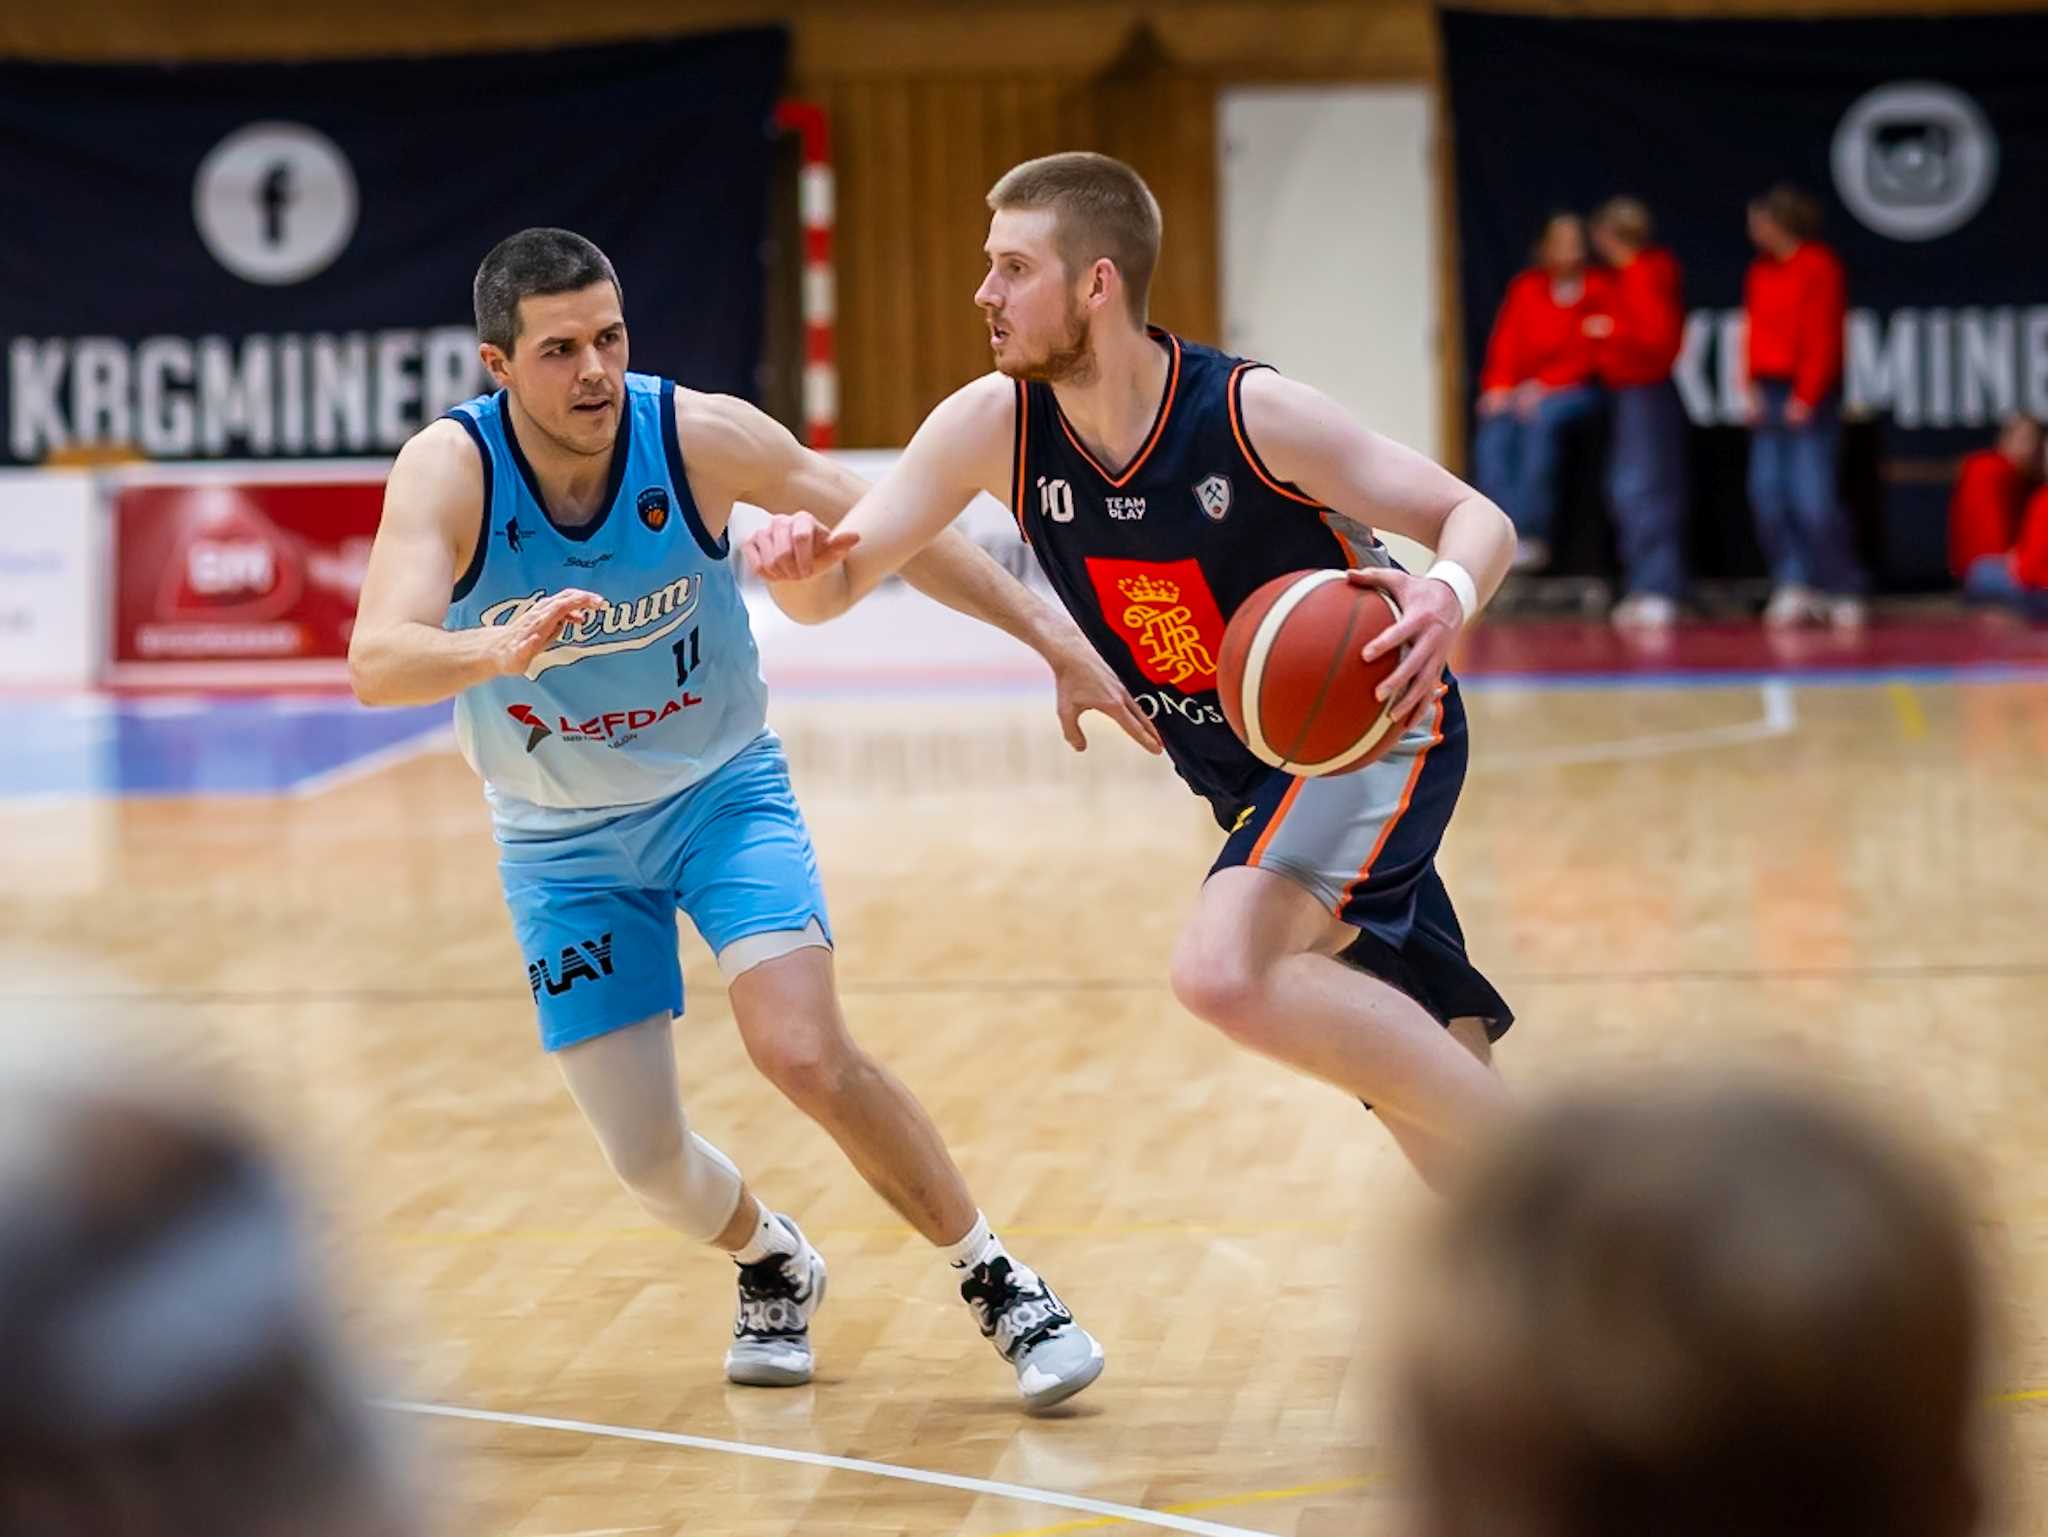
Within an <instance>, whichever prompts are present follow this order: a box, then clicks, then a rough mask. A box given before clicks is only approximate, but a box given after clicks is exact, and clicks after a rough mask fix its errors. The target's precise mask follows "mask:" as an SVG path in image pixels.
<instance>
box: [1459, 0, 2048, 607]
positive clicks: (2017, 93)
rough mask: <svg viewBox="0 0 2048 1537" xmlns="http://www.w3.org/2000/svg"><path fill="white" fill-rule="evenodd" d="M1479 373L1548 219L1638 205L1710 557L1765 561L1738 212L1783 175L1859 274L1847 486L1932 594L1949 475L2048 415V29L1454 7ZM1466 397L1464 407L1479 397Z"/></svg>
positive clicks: (1963, 21)
mask: <svg viewBox="0 0 2048 1537" xmlns="http://www.w3.org/2000/svg"><path fill="white" fill-rule="evenodd" d="M1442 21H1443V37H1444V54H1445V63H1446V67H1447V73H1448V79H1449V89H1450V105H1451V120H1452V123H1453V125H1454V128H1453V132H1454V133H1455V135H1456V167H1457V209H1458V234H1459V244H1460V251H1461V255H1462V260H1463V270H1462V274H1461V282H1462V288H1461V300H1462V312H1463V320H1464V331H1465V350H1466V360H1467V369H1468V382H1470V381H1472V380H1476V379H1477V377H1478V372H1479V358H1480V356H1481V354H1482V352H1483V350H1484V348H1485V344H1486V338H1487V333H1488V329H1489V327H1490V326H1491V325H1492V323H1493V317H1494V312H1495V309H1496V307H1497V306H1498V305H1499V303H1500V299H1501V295H1502V293H1503V291H1504V290H1505V289H1506V287H1507V284H1508V280H1509V279H1510V278H1511V277H1513V276H1514V274H1515V273H1516V272H1517V271H1519V270H1520V269H1521V268H1522V267H1524V266H1525V265H1527V261H1528V251H1529V246H1530V243H1531V241H1532V240H1533V239H1534V238H1535V236H1536V234H1537V231H1538V229H1539V227H1540V226H1541V225H1542V223H1543V220H1544V218H1545V216H1546V215H1547V214H1548V213H1550V212H1551V211H1552V210H1554V209H1559V208H1568V209H1575V210H1578V211H1580V212H1589V211H1591V210H1592V209H1593V208H1594V207H1595V206H1597V205H1598V204H1599V203H1600V202H1601V201H1603V200H1604V199H1606V198H1607V197H1609V196H1611V195H1614V194H1616V193H1626V194H1629V195H1632V196H1636V197H1640V198H1642V199H1644V200H1645V201H1646V202H1647V203H1648V204H1649V205H1650V207H1651V209H1652V210H1653V212H1654V213H1655V215H1656V218H1657V221H1658V225H1659V238H1660V239H1661V240H1662V241H1663V242H1664V243H1666V244H1668V245H1669V246H1671V247H1672V249H1673V250H1674V251H1675V253H1676V254H1677V256H1678V258H1679V260H1680V262H1681V263H1683V265H1684V268H1685V275H1686V298H1687V303H1688V308H1689V310H1690V312H1691V313H1690V317H1689V324H1688V328H1687V333H1686V346H1685V352H1684V355H1683V356H1682V357H1681V359H1680V362H1679V366H1678V371H1677V382H1678V386H1679V390H1680V393H1681V395H1682V396H1683V397H1684V400H1685V403H1686V407H1687V410H1688V412H1689V414H1690V415H1691V417H1692V419H1693V421H1694V423H1695V424H1696V429H1697V430H1696V431H1695V435H1694V458H1695V481H1696V487H1695V488H1696V491H1697V492H1698V497H1697V499H1696V512H1695V524H1696V525H1697V526H1696V528H1695V537H1694V547H1695V555H1696V556H1697V557H1698V564H1699V565H1700V566H1701V567H1702V568H1703V569H1704V570H1705V571H1706V573H1707V574H1717V572H1718V574H1731V573H1733V572H1735V571H1737V570H1739V569H1740V568H1743V567H1748V568H1751V569H1754V563H1755V555H1754V549H1753V547H1752V546H1750V545H1749V544H1748V535H1747V510H1746V507H1745V505H1744V502H1743V499H1742V484H1741V434H1740V433H1739V432H1737V431H1736V430H1735V429H1734V426H1733V424H1734V423H1736V422H1737V421H1738V420H1739V401H1738V398H1737V392H1736V379H1735V365H1736V363H1737V361H1738V358H1739V351H1738V348H1739V345H1740V338H1741V330H1740V321H1741V304H1742V281H1743V274H1744V272H1745V271H1746V269H1747V267H1748V264H1749V261H1750V259H1751V257H1752V256H1753V255H1754V252H1753V250H1752V248H1751V247H1750V245H1749V242H1748V240H1747V238H1746V237H1745V233H1744V209H1745V206H1746V204H1747V202H1748V201H1749V200H1750V199H1751V198H1753V197H1755V196H1757V195H1759V194H1760V193H1762V192H1763V191H1764V190H1765V189H1766V188H1767V187H1769V186H1770V185H1771V184H1772V183H1774V182H1778V181H1785V180H1790V181H1794V182H1798V183H1801V184H1803V185H1804V186H1805V187H1806V188H1807V189H1808V190H1810V191H1811V192H1813V193H1814V194H1816V195H1817V196H1818V197H1819V198H1820V199H1821V202H1822V204H1823V206H1824V208H1825V210H1826V228H1825V230H1824V232H1823V236H1822V238H1823V239H1824V240H1825V241H1826V242H1827V243H1828V244H1829V245H1831V246H1832V247H1833V248H1834V249H1835V250H1836V251H1837V252H1838V253H1839V254H1840V255H1841V257H1842V260H1843V262H1844V264H1845V266H1846V267H1847V270H1848V281H1849V308H1850V315H1849V323H1848V329H1847V336H1846V371H1845V376H1844V380H1843V390H1844V408H1845V412H1846V414H1847V416H1848V418H1849V420H1850V421H1851V423H1852V424H1854V423H1856V422H1858V421H1861V422H1862V423H1863V425H1862V426H1860V427H1857V426H1854V425H1852V428H1851V430H1850V432H1849V434H1848V437H1847V440H1846V446H1847V454H1848V457H1849V460H1850V462H1849V463H1848V464H1846V465H1845V478H1844V488H1845V490H1846V491H1847V492H1848V494H1849V495H1850V497H1851V499H1852V501H1854V502H1855V503H1856V504H1857V511H1858V513H1859V525H1860V530H1861V534H1862V539H1863V543H1864V547H1865V553H1866V554H1867V555H1868V556H1869V557H1870V558H1871V560H1872V561H1873V562H1874V564H1875V565H1876V568H1877V570H1878V571H1879V572H1880V574H1881V575H1882V576H1884V577H1885V578H1887V579H1888V580H1889V582H1890V583H1891V584H1892V585H1894V586H1912V585H1920V584H1924V583H1926V582H1929V581H1935V580H1939V579H1940V573H1941V569H1942V564H1943V560H1942V529H1943V520H1944V509H1945V503H1946V497H1947V491H1948V484H1947V480H1948V470H1949V467H1950V465H1951V464H1952V462H1953V460H1954V457H1955V455H1956V454H1957V453H1958V452H1959V451H1961V450H1962V449H1964V448H1965V447H1975V446H1978V445H1980V444H1981V443H1983V442H1984V441H1985V440H1986V439H1987V438H1988V436H1989V434H1990V432H1991V430H1992V429H1993V428H1994V427H1995V425H1996V423H1997V421H1998V419H1999V418H2000V417H2001V416H2002V415H2004V414H2005V413H2007V412H2009V411H2012V410H2015V409H2018V410H2027V411H2031V412H2034V413H2036V414H2042V415H2048V266H2044V264H2043V261H2042V258H2041V253H2042V252H2043V251H2044V250H2048V197H2044V196H2043V195H2042V189H2043V188H2044V187H2048V91H2043V90H2042V88H2041V72H2040V60H2041V59H2042V58H2043V57H2044V56H2048V16H1996V17H1992V16H1971V17H1962V16H1951V17H1944V18H1942V19H1940V20H1924V19H1912V20H1827V21H1811V22H1807V21H1604V20H1603V21H1580V20H1550V19H1545V18H1535V17H1521V16H1504V15H1495V14H1482V13H1476V12H1457V11H1451V12H1446V13H1444V15H1443V18H1442ZM1468 404H1469V395H1468Z"/></svg>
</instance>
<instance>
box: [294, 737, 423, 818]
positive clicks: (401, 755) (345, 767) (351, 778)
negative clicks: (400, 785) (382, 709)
mask: <svg viewBox="0 0 2048 1537" xmlns="http://www.w3.org/2000/svg"><path fill="white" fill-rule="evenodd" d="M454 743H455V731H454V728H453V727H452V726H450V725H449V724H448V723H447V722H446V721H441V722H439V723H437V724H436V725H433V726H430V727H429V728H428V729H426V730H425V731H422V732H420V733H419V734H418V735H416V736H409V737H403V738H401V739H399V740H398V741H396V742H393V743H392V744H391V745H390V746H388V747H379V748H378V749H376V751H374V752H366V753H364V754H363V755H362V756H361V757H359V758H351V759H349V760H348V762H346V763H340V764H336V765H335V766H334V767H333V768H331V769H323V770H322V771H321V772H320V773H317V774H313V775H310V776H308V777H307V778H305V779H299V780H295V781H293V783H292V785H291V788H290V789H288V790H287V791H286V792H285V793H286V794H287V795H289V796H290V797H291V798H292V799H293V800H295V801H303V800H311V799H312V798H313V797H314V796H316V795H325V794H326V793H327V792H328V791H329V790H339V789H340V788H341V787H342V786H343V785H351V784H354V783H355V782H356V781H357V780H359V779H368V778H369V777H370V776H371V775H372V774H381V773H383V772H384V770H386V769H388V768H392V767H395V766H396V765H398V764H400V763H404V762H406V761H407V760H409V759H412V758H420V757H424V756H425V755H426V754H427V753H429V752H432V751H434V750H435V749H437V748H439V747H442V746H450V747H452V746H453V745H454Z"/></svg>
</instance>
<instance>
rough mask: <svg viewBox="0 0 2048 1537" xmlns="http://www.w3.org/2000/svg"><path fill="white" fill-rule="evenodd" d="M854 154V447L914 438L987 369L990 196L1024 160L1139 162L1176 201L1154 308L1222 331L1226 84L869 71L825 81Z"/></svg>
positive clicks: (849, 377) (828, 100)
mask: <svg viewBox="0 0 2048 1537" xmlns="http://www.w3.org/2000/svg"><path fill="white" fill-rule="evenodd" d="M812 94H813V97H814V99H816V100H818V101H819V102H820V103H821V104H822V105H824V106H825V108H826V110H827V111H828V112H829V113H830V114H831V118H832V130H833V134H834V139H835V143H836V146H837V148H836V151H835V153H836V155H837V158H838V163H839V173H840V174H839V220H840V226H839V227H840V234H841V239H840V243H839V251H840V263H839V355H840V425H841V433H842V438H843V441H845V442H846V443H848V444H850V445H854V446H893V445H897V444H901V443H902V442H903V441H904V440H905V439H906V438H907V437H908V435H909V434H910V432H911V431H912V430H914V429H915V427H916V425H917V423H918V422H919V421H921V420H922V419H923V417H924V415H925V413H926V412H928V411H929V410H930V409H931V408H932V407H933V406H934V405H936V404H937V403H938V402H939V401H940V400H942V399H943V398H944V397H945V396H946V395H948V394H949V393H951V392H952V391H953V390H955V389H957V388H958V387H959V386H960V385H962V384H964V383H966V382H967V381H968V380H969V379H971V378H973V377H974V376H975V375H976V374H979V373H982V372H985V371H986V370H987V368H988V343H987V338H986V335H985V333H984V332H983V330H982V327H981V323H980V318H979V315H978V313H977V312H976V310H975V308H974V290H975V289H976V287H977V286H978V285H979V284H980V282H981V276H982V272H983V270H984V267H985V262H984V259H983V257H982V253H981V246H982V241H983V240H984V239H985V238H986V237H987V234H988V210H987V206H986V204H985V203H984V201H983V200H984V198H985V196H986V194H987V192H988V189H989V187H990V185H991V184H992V183H993V182H994V181H995V180H996V178H997V177H998V176H1000V175H1001V174H1002V173H1003V172H1004V171H1006V170H1008V169H1009V168H1010V167H1011V166H1013V165H1015V164H1016V163H1017V162H1018V161H1020V160H1026V159H1029V158H1030V157H1032V156H1034V155H1042V154H1049V153H1051V152H1053V151H1055V150H1061V149H1100V150H1102V151H1103V152H1105V153H1108V154H1114V155H1117V156H1119V157H1120V158H1123V159H1126V160H1129V161H1130V162H1131V163H1132V164H1133V165H1135V166H1136V167H1137V168H1138V170H1139V172H1140V173H1141V174H1142V175H1144V176H1145V177H1146V179H1147V180H1148V181H1149V182H1150V183H1151V185H1152V188H1153V191H1154V193H1155V194H1156V195H1157V196H1158V198H1159V200H1160V203H1161V205H1162V207H1163V208H1164V210H1165V213H1166V220H1167V225H1166V228H1167V238H1166V246H1165V250H1164V252H1163V253H1162V258H1161V262H1160V268H1159V272H1158V273H1157V275H1156V276H1155V278H1154V281H1153V290H1152V314H1153V317H1154V318H1155V319H1156V320H1158V321H1159V322H1160V323H1161V324H1163V325H1168V326H1171V327H1173V328H1175V329H1177V330H1182V331H1186V332H1188V333H1189V334H1191V335H1194V336H1197V337H1202V338H1209V337H1212V336H1213V335H1214V333H1215V331H1216V314H1217V285H1216V245H1217V235H1216V166H1215V160H1216V144H1215V91H1214V87H1213V86H1212V85H1211V84H1210V83H1209V82H1208V81H1206V80H1199V79H1190V78H1187V77H1174V76H1168V75H1163V74H1161V75H1153V76H1147V77H1145V78H1142V79H1135V80H1116V79H1109V80H1104V81H1097V82H1078V83H1077V82H1065V81H1061V80H1057V79H1049V78H1043V77H1016V76H1010V77H997V78H990V79H981V80H975V79H954V78H931V77H925V78H914V79H901V80H883V79H861V80H854V81H846V82H838V83H827V84H824V85H822V86H821V88H820V89H818V90H816V91H815V92H813V93H812Z"/></svg>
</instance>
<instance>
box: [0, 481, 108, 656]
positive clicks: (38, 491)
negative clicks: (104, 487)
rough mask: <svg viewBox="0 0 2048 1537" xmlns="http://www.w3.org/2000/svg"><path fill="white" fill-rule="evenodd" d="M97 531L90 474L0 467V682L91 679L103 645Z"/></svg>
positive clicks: (101, 556)
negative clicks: (3, 468)
mask: <svg viewBox="0 0 2048 1537" xmlns="http://www.w3.org/2000/svg"><path fill="white" fill-rule="evenodd" d="M103 532H104V517H103V514H102V512H101V509H100V502H99V499H98V497H97V495H96V494H95V490H94V485H93V480H92V477H91V476H89V475H87V474H85V473H83V472H81V471H75V470H8V471H4V472H0V683H7V684H18V683H27V684H36V685H45V686H52V687H69V688H75V687H79V686H82V685H84V684H86V683H89V682H90V681H91V680H92V677H93V674H94V673H95V672H96V671H97V670H98V668H99V662H100V657H101V656H102V654H103V653H104V651H105V647H106V622H107V620H106V613H107V611H106V606H105V604H106V560H105V549H104V544H103V538H102V536H103Z"/></svg>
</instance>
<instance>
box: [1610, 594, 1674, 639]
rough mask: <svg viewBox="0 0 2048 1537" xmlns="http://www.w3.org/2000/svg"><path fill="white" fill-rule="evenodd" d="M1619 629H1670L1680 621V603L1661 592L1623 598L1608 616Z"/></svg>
mask: <svg viewBox="0 0 2048 1537" xmlns="http://www.w3.org/2000/svg"><path fill="white" fill-rule="evenodd" d="M1608 619H1609V621H1610V622H1611V623H1612V624H1613V625H1614V627H1615V628H1616V629H1617V630H1668V629H1670V628H1671V627H1672V626H1673V625H1674V624H1676V623H1678V604H1677V603H1676V602H1674V601H1673V600H1672V599H1670V598H1667V597H1665V596H1664V594H1662V593H1661V592H1639V593H1636V594H1634V595H1633V596H1631V597H1627V598H1623V599H1622V600H1621V602H1619V603H1617V604H1616V605H1615V606H1614V612H1613V613H1612V614H1610V615H1609V616H1608Z"/></svg>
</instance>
